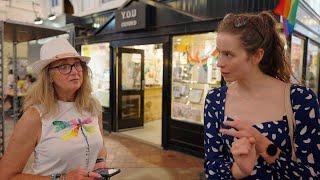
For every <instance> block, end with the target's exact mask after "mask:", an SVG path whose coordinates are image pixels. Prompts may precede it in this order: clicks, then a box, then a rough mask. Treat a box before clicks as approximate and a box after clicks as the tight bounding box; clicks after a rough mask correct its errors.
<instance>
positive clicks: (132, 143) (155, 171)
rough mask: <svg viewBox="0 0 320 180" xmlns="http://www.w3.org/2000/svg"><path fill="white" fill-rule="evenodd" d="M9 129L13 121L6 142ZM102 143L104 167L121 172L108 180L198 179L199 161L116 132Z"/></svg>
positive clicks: (200, 169)
mask: <svg viewBox="0 0 320 180" xmlns="http://www.w3.org/2000/svg"><path fill="white" fill-rule="evenodd" d="M13 127H14V123H13V120H12V119H11V118H6V120H5V130H6V133H5V134H6V138H5V139H6V142H8V139H9V136H10V135H11V132H12V130H13ZM104 141H105V146H106V148H107V151H108V156H107V160H106V162H107V164H108V166H109V167H113V168H120V169H121V173H120V174H117V175H115V176H114V177H112V178H111V179H112V180H157V179H159V180H160V179H161V180H179V179H181V180H182V179H183V180H198V179H200V176H201V172H202V169H203V168H202V167H203V160H202V159H200V158H196V157H193V156H189V155H186V154H183V153H180V152H176V151H171V150H163V149H161V148H159V147H156V146H152V145H150V144H147V143H143V142H141V141H136V140H135V139H132V138H129V137H127V136H123V135H121V134H119V133H111V134H108V135H105V136H104ZM30 161H32V159H31V160H30ZM28 165H30V163H29V164H28ZM26 168H28V167H26Z"/></svg>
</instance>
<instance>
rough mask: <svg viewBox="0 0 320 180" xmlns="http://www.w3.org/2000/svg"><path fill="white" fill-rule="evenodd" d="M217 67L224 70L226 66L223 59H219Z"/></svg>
mask: <svg viewBox="0 0 320 180" xmlns="http://www.w3.org/2000/svg"><path fill="white" fill-rule="evenodd" d="M217 66H218V67H219V68H223V67H224V66H225V64H224V61H223V60H222V58H219V59H218V62H217Z"/></svg>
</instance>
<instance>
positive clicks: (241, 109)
mask: <svg viewBox="0 0 320 180" xmlns="http://www.w3.org/2000/svg"><path fill="white" fill-rule="evenodd" d="M275 25H276V20H275V19H274V18H273V16H272V15H271V14H270V13H268V12H261V13H260V14H258V15H252V14H239V15H235V14H229V15H227V16H226V17H225V18H224V19H223V21H222V22H221V23H220V25H219V27H218V35H217V50H218V51H219V53H220V57H219V60H218V67H219V68H220V69H221V73H222V75H223V77H224V79H225V80H226V81H227V82H229V83H228V86H224V87H221V88H218V89H213V90H211V91H210V92H209V93H208V95H207V97H206V104H205V110H204V111H205V112H204V116H205V124H204V127H205V140H204V145H205V164H204V166H205V172H206V176H207V178H208V179H242V178H244V179H299V178H304V179H317V177H318V176H319V173H320V163H319V162H320V138H319V135H320V126H319V123H320V120H319V103H318V101H317V98H316V95H315V94H314V93H313V92H312V91H311V90H310V89H309V88H306V87H303V86H300V85H295V84H290V67H289V66H288V63H287V61H286V58H285V50H284V43H283V42H282V41H281V38H280V37H279V34H278V33H277V31H276V28H275ZM286 87H289V88H290V92H289V93H288V96H290V102H291V106H292V110H293V113H294V119H295V122H296V123H295V124H296V127H295V128H294V131H293V136H294V147H295V148H294V149H295V150H294V151H295V152H294V153H295V155H296V157H297V159H296V160H295V159H292V156H291V155H292V153H293V152H292V144H291V140H290V135H289V127H288V123H289V121H288V113H287V111H286V108H285V107H286V104H285V99H286V93H285V92H286ZM227 117H230V118H232V119H233V120H231V119H229V120H227Z"/></svg>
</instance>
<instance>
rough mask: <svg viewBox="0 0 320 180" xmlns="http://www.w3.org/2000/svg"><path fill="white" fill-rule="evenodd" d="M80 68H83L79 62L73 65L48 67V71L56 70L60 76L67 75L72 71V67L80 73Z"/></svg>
mask: <svg viewBox="0 0 320 180" xmlns="http://www.w3.org/2000/svg"><path fill="white" fill-rule="evenodd" d="M82 66H83V63H81V62H76V63H74V64H61V65H58V66H54V67H49V70H50V69H58V70H59V72H60V73H61V74H64V75H67V74H69V73H70V72H71V71H72V68H73V67H74V68H75V69H76V70H77V71H78V72H81V71H82V68H83V67H82Z"/></svg>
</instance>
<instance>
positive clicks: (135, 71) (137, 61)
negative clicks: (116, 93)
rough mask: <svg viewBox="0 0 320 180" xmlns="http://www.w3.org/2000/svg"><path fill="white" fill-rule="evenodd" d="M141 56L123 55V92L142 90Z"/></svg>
mask: <svg viewBox="0 0 320 180" xmlns="http://www.w3.org/2000/svg"><path fill="white" fill-rule="evenodd" d="M141 58H142V57H141V54H133V53H130V54H129V53H122V57H121V60H122V72H121V77H122V82H121V88H122V90H140V89H141Z"/></svg>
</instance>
